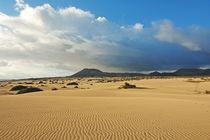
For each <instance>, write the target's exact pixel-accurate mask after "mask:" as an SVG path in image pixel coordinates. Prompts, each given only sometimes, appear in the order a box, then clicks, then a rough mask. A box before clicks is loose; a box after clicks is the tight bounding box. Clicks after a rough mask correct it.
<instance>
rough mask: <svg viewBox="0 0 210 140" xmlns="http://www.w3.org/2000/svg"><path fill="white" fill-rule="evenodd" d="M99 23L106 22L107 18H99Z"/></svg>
mask: <svg viewBox="0 0 210 140" xmlns="http://www.w3.org/2000/svg"><path fill="white" fill-rule="evenodd" d="M97 21H99V22H106V21H107V19H106V18H105V17H98V18H97Z"/></svg>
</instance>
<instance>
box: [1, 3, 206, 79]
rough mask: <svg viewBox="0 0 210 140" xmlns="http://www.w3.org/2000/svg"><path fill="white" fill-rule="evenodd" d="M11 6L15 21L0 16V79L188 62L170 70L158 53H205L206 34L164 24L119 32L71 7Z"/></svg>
mask: <svg viewBox="0 0 210 140" xmlns="http://www.w3.org/2000/svg"><path fill="white" fill-rule="evenodd" d="M16 2H17V3H16V6H17V7H18V8H19V10H20V11H19V13H20V14H19V15H18V16H8V15H6V14H3V13H0V65H2V66H3V65H5V66H6V63H7V64H9V65H8V66H7V69H3V67H2V68H1V69H0V71H1V75H0V76H1V77H2V76H4V77H5V78H6V77H9V78H14V77H18V78H20V77H21V76H22V77H39V76H60V75H62V76H63V75H68V73H69V74H70V73H71V72H72V71H77V70H79V69H82V68H84V67H94V68H101V69H103V70H119V71H127V70H134V71H139V70H151V69H154V68H157V69H158V68H159V69H161V67H162V66H165V65H169V66H170V65H185V64H188V63H191V62H192V60H191V59H189V57H187V58H185V59H186V60H188V59H189V60H188V61H187V62H181V60H177V61H176V62H173V63H172V62H171V61H170V62H171V63H172V64H170V63H168V62H167V61H166V60H165V58H162V57H163V56H164V55H167V52H169V51H170V50H166V51H165V50H163V49H170V48H173V46H174V44H175V45H178V46H179V47H182V48H183V49H185V48H187V49H189V52H185V53H188V55H189V56H190V57H191V56H192V55H193V54H191V52H190V50H193V51H201V52H203V54H204V56H205V55H206V52H210V51H209V50H210V49H209V48H208V47H206V46H207V45H208V44H209V42H208V40H209V39H208V36H209V34H210V31H203V30H202V29H200V28H198V27H196V28H195V27H192V28H193V29H192V30H191V32H189V31H188V30H185V29H178V28H175V27H174V26H173V24H172V23H171V22H169V21H163V22H160V23H158V22H156V23H154V25H153V26H152V27H151V28H143V25H142V24H140V23H136V24H135V25H128V26H121V25H117V24H113V23H111V22H109V21H108V20H107V19H106V18H105V17H97V18H96V17H95V16H94V14H92V13H91V12H89V11H84V10H81V9H78V8H75V7H68V8H64V9H59V10H55V9H54V8H53V7H51V5H49V4H44V5H42V6H37V7H31V6H29V5H27V4H25V3H24V1H22V0H17V1H16ZM102 23H103V24H102ZM197 34H198V35H199V36H200V38H199V37H198V38H196V37H197ZM164 42H166V44H164ZM167 43H169V44H167ZM163 45H166V48H164V47H163ZM169 46H170V47H169ZM171 46H172V47H171ZM173 49H174V48H173ZM160 50H162V51H160ZM155 51H157V52H155ZM185 51H186V50H185ZM177 53H178V54H179V53H180V54H182V52H180V51H179V50H178V52H177ZM154 54H156V55H154ZM151 56H152V57H151ZM183 56H185V55H183ZM186 56H187V55H186ZM168 57H169V58H168V59H169V60H170V59H171V60H174V59H175V58H174V57H175V56H168ZM180 59H181V57H180ZM169 60H168V61H169ZM203 60H206V61H208V62H209V59H208V58H206V57H204V58H203V59H199V60H196V61H198V63H197V64H198V65H200V63H199V62H200V61H202V63H205V64H206V63H207V62H206V61H203ZM193 61H194V62H195V60H193ZM164 68H165V67H164ZM17 73H19V74H17ZM6 79H7V78H6Z"/></svg>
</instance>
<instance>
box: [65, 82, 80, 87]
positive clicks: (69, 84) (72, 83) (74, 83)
mask: <svg viewBox="0 0 210 140" xmlns="http://www.w3.org/2000/svg"><path fill="white" fill-rule="evenodd" d="M71 85H75V86H77V85H79V84H78V83H76V82H71V83H68V84H67V86H71Z"/></svg>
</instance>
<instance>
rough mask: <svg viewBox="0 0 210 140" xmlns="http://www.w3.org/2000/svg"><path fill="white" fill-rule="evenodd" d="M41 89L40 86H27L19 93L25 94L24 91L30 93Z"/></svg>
mask: <svg viewBox="0 0 210 140" xmlns="http://www.w3.org/2000/svg"><path fill="white" fill-rule="evenodd" d="M39 91H43V90H42V89H40V88H36V87H27V88H25V89H21V90H20V91H19V92H18V93H17V94H23V93H30V92H39Z"/></svg>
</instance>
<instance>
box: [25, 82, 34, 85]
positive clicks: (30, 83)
mask: <svg viewBox="0 0 210 140" xmlns="http://www.w3.org/2000/svg"><path fill="white" fill-rule="evenodd" d="M25 84H27V85H32V84H34V83H33V82H25Z"/></svg>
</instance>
